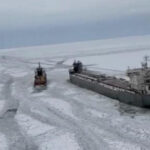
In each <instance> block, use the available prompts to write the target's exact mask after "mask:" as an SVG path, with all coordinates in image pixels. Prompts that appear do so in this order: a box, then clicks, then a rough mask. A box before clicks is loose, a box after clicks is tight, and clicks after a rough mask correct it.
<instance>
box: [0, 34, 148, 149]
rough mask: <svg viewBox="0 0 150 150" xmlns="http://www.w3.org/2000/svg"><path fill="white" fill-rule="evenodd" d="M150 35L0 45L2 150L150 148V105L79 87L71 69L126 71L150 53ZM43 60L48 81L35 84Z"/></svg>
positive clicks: (122, 73) (107, 71) (0, 144)
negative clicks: (139, 105) (75, 64)
mask: <svg viewBox="0 0 150 150" xmlns="http://www.w3.org/2000/svg"><path fill="white" fill-rule="evenodd" d="M149 41H150V36H141V37H127V38H121V39H110V40H97V41H87V42H78V43H70V44H60V45H51V46H38V47H29V48H17V49H10V50H9V49H8V50H1V51H0V78H1V81H0V93H1V94H0V150H7V149H12V150H27V149H32V150H58V149H59V150H60V149H61V150H100V149H102V150H116V149H118V150H120V149H123V150H135V149H143V150H149V147H150V142H149V141H150V128H149V125H150V111H149V110H148V109H142V108H137V107H133V106H129V105H125V104H121V103H119V102H118V101H115V100H112V99H110V98H108V97H105V96H103V95H100V94H97V93H94V92H92V91H88V90H86V89H82V88H79V87H77V86H75V85H72V84H71V83H70V82H68V79H69V76H68V69H69V68H70V67H71V64H72V63H73V61H74V60H75V59H76V60H78V59H80V60H81V61H83V63H84V64H85V65H86V67H87V68H88V69H92V70H95V71H100V72H105V73H109V74H113V75H116V76H124V75H125V70H126V69H127V68H128V66H130V67H139V66H140V63H141V61H142V59H143V56H145V55H150V42H149ZM38 62H41V65H42V66H43V67H44V68H45V69H46V72H47V77H48V87H47V89H46V90H43V91H39V92H38V91H35V90H34V88H33V79H34V69H35V67H36V66H37V65H38Z"/></svg>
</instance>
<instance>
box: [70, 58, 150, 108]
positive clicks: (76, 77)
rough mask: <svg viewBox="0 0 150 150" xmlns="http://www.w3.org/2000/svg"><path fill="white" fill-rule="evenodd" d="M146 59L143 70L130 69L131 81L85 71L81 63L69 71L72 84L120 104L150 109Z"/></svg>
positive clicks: (148, 74) (148, 71) (149, 74)
mask: <svg viewBox="0 0 150 150" xmlns="http://www.w3.org/2000/svg"><path fill="white" fill-rule="evenodd" d="M147 60H148V57H145V59H144V62H143V63H142V64H141V65H142V67H141V68H136V69H128V70H127V72H126V75H127V76H128V77H129V80H126V79H123V78H116V77H114V76H108V75H106V74H102V73H95V72H93V71H90V70H87V69H83V65H82V63H81V62H80V61H78V62H74V63H73V67H72V68H71V69H69V75H70V81H71V83H73V84H75V85H78V86H80V87H82V88H86V89H89V90H92V91H94V92H97V93H100V94H102V95H105V96H107V97H110V98H112V99H116V100H119V101H120V102H123V103H126V104H130V105H134V106H140V107H150V67H148V63H147Z"/></svg>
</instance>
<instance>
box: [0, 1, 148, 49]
mask: <svg viewBox="0 0 150 150" xmlns="http://www.w3.org/2000/svg"><path fill="white" fill-rule="evenodd" d="M0 20H1V21H0V48H7V47H15V46H16V47H17V46H26V45H27V46H28V45H36V44H39V45H40V44H51V43H59V42H70V41H79V40H88V39H98V38H109V37H110V38H111V37H116V36H128V35H143V34H150V30H149V29H150V0H53V1H52V0H0ZM52 37H53V38H52Z"/></svg>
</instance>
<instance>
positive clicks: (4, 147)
mask: <svg viewBox="0 0 150 150" xmlns="http://www.w3.org/2000/svg"><path fill="white" fill-rule="evenodd" d="M0 150H8V141H7V138H6V136H5V135H4V134H2V133H0Z"/></svg>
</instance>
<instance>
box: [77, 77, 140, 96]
mask: <svg viewBox="0 0 150 150" xmlns="http://www.w3.org/2000/svg"><path fill="white" fill-rule="evenodd" d="M76 75H77V76H78V77H79V78H81V79H83V80H85V79H86V80H89V81H94V82H97V81H98V80H97V79H96V78H93V77H88V76H86V75H83V74H76ZM97 83H98V84H100V85H102V86H103V87H106V88H110V89H112V90H116V91H123V92H124V91H126V92H129V93H138V92H137V91H135V90H129V89H127V88H123V87H119V86H115V87H114V85H112V84H108V83H105V82H102V81H101V82H97Z"/></svg>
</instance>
